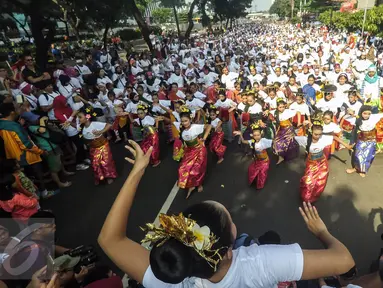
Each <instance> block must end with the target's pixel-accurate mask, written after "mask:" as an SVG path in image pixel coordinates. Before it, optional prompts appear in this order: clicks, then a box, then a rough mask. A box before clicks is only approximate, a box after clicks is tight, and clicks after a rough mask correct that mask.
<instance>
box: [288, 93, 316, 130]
mask: <svg viewBox="0 0 383 288" xmlns="http://www.w3.org/2000/svg"><path fill="white" fill-rule="evenodd" d="M295 99H296V100H295V102H293V103H292V104H290V106H289V109H291V110H294V111H297V115H295V116H294V118H293V125H294V127H295V134H296V135H297V136H305V135H306V129H305V126H304V125H303V122H304V121H305V120H307V121H309V122H310V121H311V119H310V110H309V106H308V105H307V104H306V103H305V102H304V101H303V94H297V95H296V96H295ZM306 118H307V119H306Z"/></svg>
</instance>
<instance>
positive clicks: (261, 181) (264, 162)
mask: <svg viewBox="0 0 383 288" xmlns="http://www.w3.org/2000/svg"><path fill="white" fill-rule="evenodd" d="M250 127H251V129H252V131H253V133H252V139H251V140H245V139H244V138H243V136H242V133H241V131H235V132H234V135H239V136H240V139H241V142H242V143H243V144H248V145H249V146H250V148H251V149H252V150H253V152H254V155H253V156H254V161H253V163H251V164H250V166H249V169H248V175H249V178H248V179H249V185H251V184H253V182H254V180H255V178H257V183H256V187H257V189H262V188H263V187H264V186H265V183H266V180H267V174H268V171H269V165H270V159H269V155H268V154H267V150H266V149H268V148H270V147H271V146H272V143H273V140H269V139H265V138H262V135H263V132H262V128H261V127H260V126H258V125H257V124H252V125H251V126H250Z"/></svg>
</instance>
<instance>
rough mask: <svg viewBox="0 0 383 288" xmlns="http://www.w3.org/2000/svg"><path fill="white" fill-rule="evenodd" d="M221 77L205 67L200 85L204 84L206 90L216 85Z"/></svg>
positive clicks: (201, 74)
mask: <svg viewBox="0 0 383 288" xmlns="http://www.w3.org/2000/svg"><path fill="white" fill-rule="evenodd" d="M218 77H219V75H218V74H217V73H214V72H212V71H210V69H209V68H208V67H207V66H204V67H203V72H202V73H200V83H202V84H203V86H204V87H205V88H208V87H211V86H213V84H214V81H215V80H217V79H218Z"/></svg>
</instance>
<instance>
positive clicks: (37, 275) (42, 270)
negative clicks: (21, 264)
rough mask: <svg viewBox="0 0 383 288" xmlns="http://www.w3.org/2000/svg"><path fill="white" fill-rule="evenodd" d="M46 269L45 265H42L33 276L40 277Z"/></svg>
mask: <svg viewBox="0 0 383 288" xmlns="http://www.w3.org/2000/svg"><path fill="white" fill-rule="evenodd" d="M46 271H47V266H44V267H43V268H41V269H40V270H39V271H37V272H36V273H35V274H34V275H33V276H34V277H36V278H38V277H40V276H41V275H43V274H44V273H45V272H46Z"/></svg>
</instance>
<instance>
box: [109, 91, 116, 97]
mask: <svg viewBox="0 0 383 288" xmlns="http://www.w3.org/2000/svg"><path fill="white" fill-rule="evenodd" d="M109 95H112V96H114V97H116V93H114V91H113V90H110V91H108V96H109Z"/></svg>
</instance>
